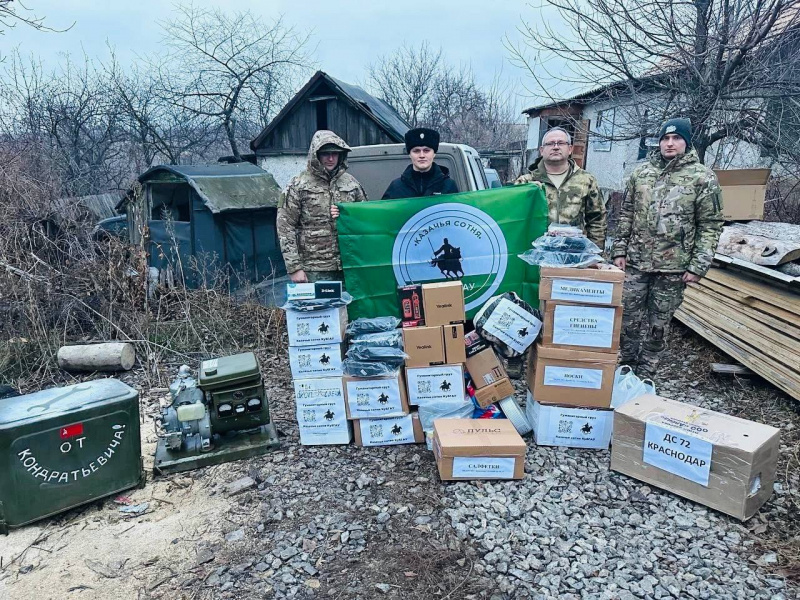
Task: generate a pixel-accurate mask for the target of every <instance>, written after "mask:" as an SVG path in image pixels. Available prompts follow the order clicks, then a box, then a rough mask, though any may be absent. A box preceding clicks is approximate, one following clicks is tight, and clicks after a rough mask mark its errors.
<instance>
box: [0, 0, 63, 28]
mask: <svg viewBox="0 0 800 600" xmlns="http://www.w3.org/2000/svg"><path fill="white" fill-rule="evenodd" d="M44 19H45V18H44V17H40V16H38V15H37V14H35V13H34V12H33V11H31V9H29V8H28V7H27V6H25V5H24V4H23V3H22V2H20V1H19V0H0V28H2V29H0V35H2V34H4V33H5V28H11V27H15V26H16V25H17V24H18V23H22V24H23V25H27V26H28V27H33V28H34V29H38V30H39V31H56V30H55V29H52V28H51V27H49V26H47V25H45V24H44Z"/></svg>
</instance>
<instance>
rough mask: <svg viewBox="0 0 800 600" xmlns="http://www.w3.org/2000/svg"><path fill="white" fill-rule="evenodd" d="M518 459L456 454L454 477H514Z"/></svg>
mask: <svg viewBox="0 0 800 600" xmlns="http://www.w3.org/2000/svg"><path fill="white" fill-rule="evenodd" d="M516 461H517V459H516V458H495V457H490V456H456V457H454V458H453V477H463V478H477V477H480V478H492V479H513V478H514V465H515V464H516Z"/></svg>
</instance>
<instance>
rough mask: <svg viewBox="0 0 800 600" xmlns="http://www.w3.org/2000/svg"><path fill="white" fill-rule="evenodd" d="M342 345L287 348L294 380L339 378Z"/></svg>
mask: <svg viewBox="0 0 800 600" xmlns="http://www.w3.org/2000/svg"><path fill="white" fill-rule="evenodd" d="M342 356H343V345H342V344H322V345H320V346H289V366H290V367H291V369H292V377H293V378H294V379H308V378H312V377H341V376H342V375H343V373H342Z"/></svg>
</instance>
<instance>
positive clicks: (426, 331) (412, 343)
mask: <svg viewBox="0 0 800 600" xmlns="http://www.w3.org/2000/svg"><path fill="white" fill-rule="evenodd" d="M403 350H404V351H405V353H406V354H407V355H408V358H407V359H406V366H407V367H429V366H431V365H443V364H444V363H445V362H446V361H445V347H444V339H443V337H442V328H441V327H410V328H408V329H403Z"/></svg>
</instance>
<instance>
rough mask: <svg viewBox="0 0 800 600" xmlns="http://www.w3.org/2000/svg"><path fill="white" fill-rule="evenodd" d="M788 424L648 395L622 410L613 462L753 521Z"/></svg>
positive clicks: (769, 492)
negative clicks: (778, 424)
mask: <svg viewBox="0 0 800 600" xmlns="http://www.w3.org/2000/svg"><path fill="white" fill-rule="evenodd" d="M779 442H780V431H779V430H778V429H775V428H774V427H770V426H768V425H762V424H761V423H756V422H753V421H747V420H745V419H739V418H737V417H732V416H729V415H725V414H722V413H718V412H714V411H711V410H705V409H701V408H698V407H696V406H692V405H690V404H684V403H682V402H677V401H675V400H668V399H667V398H661V397H659V396H652V395H647V396H640V397H639V398H636V399H635V400H633V401H631V402H628V403H626V404H624V405H622V406H621V407H619V408H618V409H617V410H616V413H615V416H614V443H613V446H612V451H611V468H612V469H614V470H615V471H619V472H620V473H624V474H625V475H630V476H631V477H634V478H636V479H639V480H641V481H644V482H646V483H648V484H650V485H654V486H657V487H660V488H663V489H665V490H668V491H670V492H673V493H675V494H678V495H679V496H683V497H684V498H688V499H689V500H694V501H695V502H699V503H700V504H704V505H705V506H708V507H710V508H713V509H715V510H718V511H720V512H723V513H725V514H728V515H731V516H732V517H736V518H737V519H740V520H742V521H746V520H747V519H749V518H750V517H752V516H753V515H754V514H755V513H756V512H757V511H758V509H759V508H760V507H761V506H762V505H763V504H764V503H765V502H766V501H767V500H768V499H769V497H770V496H771V495H772V487H773V484H774V483H775V472H776V469H777V463H778V449H779Z"/></svg>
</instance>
